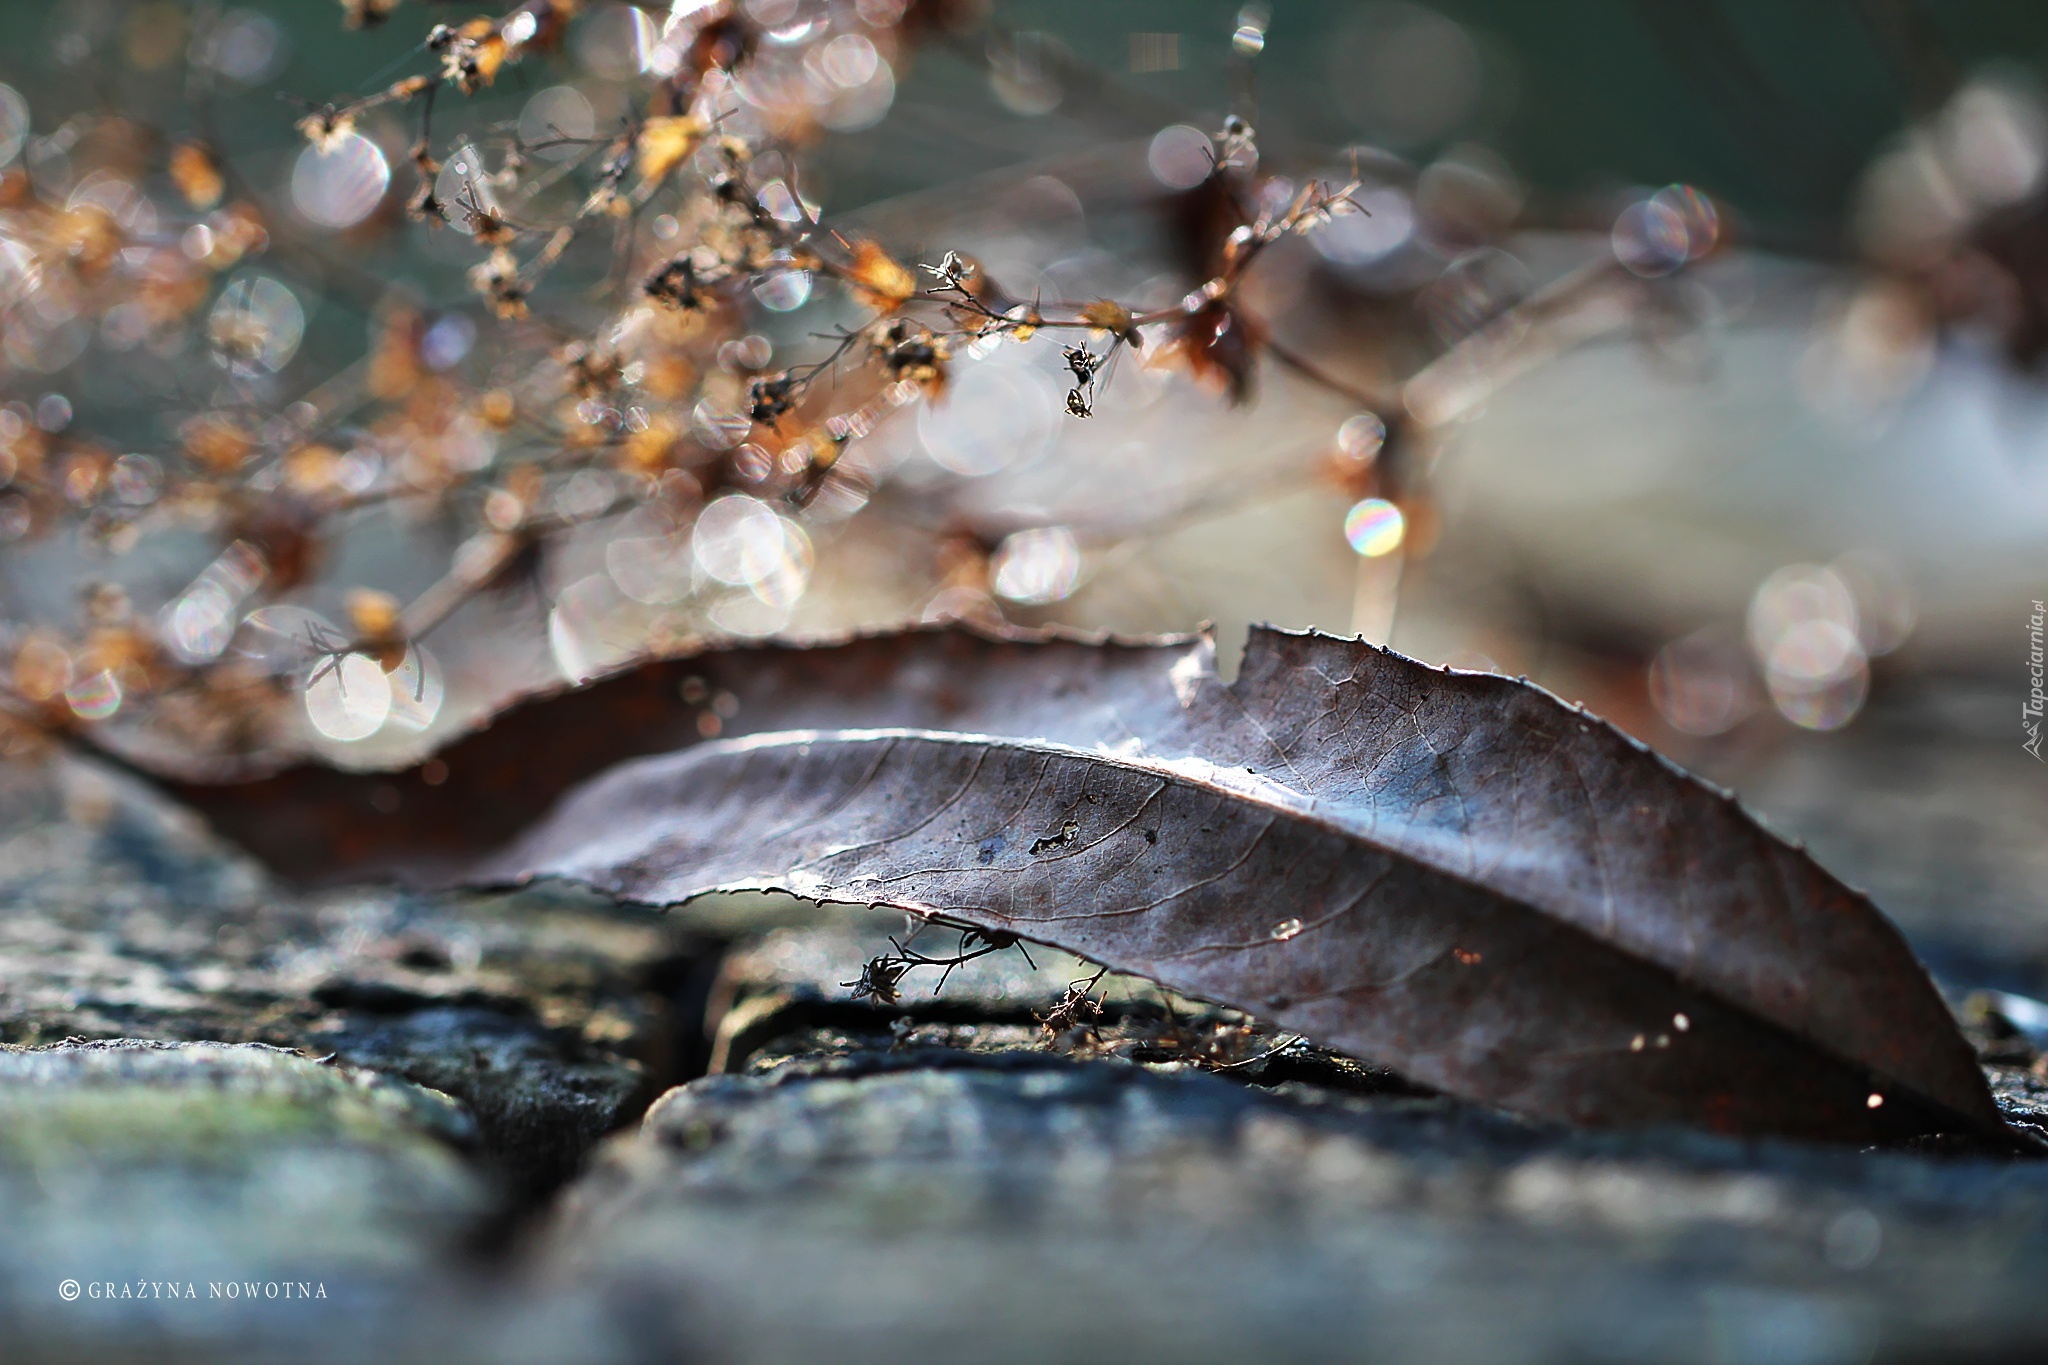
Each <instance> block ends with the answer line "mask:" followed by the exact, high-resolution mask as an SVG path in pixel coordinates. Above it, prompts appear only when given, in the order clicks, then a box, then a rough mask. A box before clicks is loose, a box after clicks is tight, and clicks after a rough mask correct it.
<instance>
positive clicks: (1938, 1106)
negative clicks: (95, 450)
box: [185, 629, 2004, 1142]
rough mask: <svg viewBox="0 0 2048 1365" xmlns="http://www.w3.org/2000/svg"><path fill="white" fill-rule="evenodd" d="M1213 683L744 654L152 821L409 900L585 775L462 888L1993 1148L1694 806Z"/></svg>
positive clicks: (1484, 742) (1851, 1131)
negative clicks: (1072, 982) (868, 919)
mask: <svg viewBox="0 0 2048 1365" xmlns="http://www.w3.org/2000/svg"><path fill="white" fill-rule="evenodd" d="M1211 659H1212V651H1211V648H1210V645H1209V642H1208V641H1207V640H1206V639H1194V640H1179V641H1166V642H1158V643H1150V644H1137V645H1120V644H1092V643H1087V642H1081V641H1075V640H1067V639H1037V640H993V639H986V638H982V637H978V636H975V635H972V634H969V633H967V632H964V631H961V630H957V629H952V630H920V631H914V632H907V633H904V634H900V635H894V636H883V637H873V638H868V639H862V640H855V641H850V642H847V643H844V644H840V645H834V646H830V647H821V648H815V649H809V650H804V649H798V648H791V647H776V646H763V647H754V648H749V649H744V650H733V651H725V652H719V653H714V654H709V655H705V656H702V657H700V658H696V659H686V660H672V661H665V662H658V663H649V664H644V665H641V666H639V667H638V668H635V669H633V670H630V671H628V672H626V673H623V674H620V675H618V676H616V677H614V678H611V679H608V680H606V681H604V682H601V683H598V684H596V685H594V686H592V687H590V688H588V689H585V690H583V691H580V692H571V693H566V694H563V695H560V696H557V697H554V698H551V699H546V700H540V701H536V702H533V703H529V704H527V705H525V706H523V707H521V708H518V709H515V710H513V711H511V712H509V713H508V714H507V715H505V716H504V717H502V718H501V719H500V720H499V722H498V723H497V724H496V726H494V727H493V728H492V729H490V730H487V731H484V732H482V733H479V734H476V735H472V736H470V737H469V738H467V739H465V740H463V741H462V742H461V743H459V744H457V745H455V746H454V747H452V748H450V749H448V750H446V751H445V752H444V753H443V755H442V756H441V758H440V759H439V760H437V762H438V764H439V766H438V768H434V769H421V770H416V773H415V774H405V775H395V776H393V777H388V778H378V777H373V776H365V775H355V776H344V775H339V774H332V773H326V774H322V773H319V772H317V771H315V770H310V769H302V770H299V771H298V772H296V773H286V774H280V775H279V776H277V777H274V778H272V779H270V780H269V781H268V782H266V783H257V784H254V786H253V787H252V788H249V789H245V790H246V792H247V794H248V795H247V797H246V798H237V797H229V796H227V793H229V792H232V791H234V790H235V789H233V788H226V789H223V788H186V789H185V791H186V793H187V794H188V795H191V796H195V797H196V798H198V800H199V803H200V804H201V805H202V807H203V808H206V809H208V810H209V813H210V814H213V815H214V816H215V817H216V819H217V821H219V822H220V823H222V824H223V825H224V826H225V827H227V828H229V830H230V832H238V833H240V834H242V835H243V836H245V837H251V838H252V839H253V841H254V842H255V843H256V844H257V845H258V846H259V847H262V848H264V849H265V851H266V852H267V853H268V854H269V855H270V856H271V857H272V859H273V860H282V861H285V862H286V863H290V861H291V860H292V859H293V858H294V857H306V856H307V855H308V851H309V850H310V851H311V852H313V853H316V854H318V855H320V856H324V858H325V859H326V867H327V869H328V870H335V869H336V868H337V867H338V866H340V867H346V866H347V865H348V864H349V862H350V861H354V863H355V867H356V869H357V870H358V871H362V870H368V869H369V868H371V867H374V866H379V865H381V866H384V867H394V866H397V867H410V868H411V869H412V870H413V871H414V872H415V873H418V872H420V871H422V870H424V869H425V868H426V866H427V865H428V864H438V865H439V866H440V867H442V868H446V867H447V866H449V865H450V864H451V863H455V862H458V861H460V859H461V858H462V857H463V856H464V855H466V854H468V853H471V852H474V851H476V850H479V849H482V848H484V847H486V846H488V845H489V844H490V843H492V842H494V841H495V840H496V839H498V838H500V837H502V836H504V835H506V834H510V833H511V832H512V830H513V829H515V828H517V827H518V826H520V825H522V824H524V823H525V822H526V820H527V819H528V818H529V817H530V816H531V815H532V814H533V812H534V811H535V810H536V809H538V808H540V807H542V806H544V805H546V804H548V803H549V802H551V801H552V800H553V799H554V797H555V796H556V794H557V793H558V792H560V791H561V790H562V789H563V788H564V787H566V786H567V785H569V784H570V783H571V782H573V781H574V780H575V778H577V777H580V776H581V775H583V774H586V773H589V772H593V771H599V770H602V769H607V768H609V769H611V770H610V771H609V772H606V773H604V775H603V776H600V777H598V778H597V779H596V780H594V781H591V782H589V783H588V784H587V785H584V786H582V787H581V788H579V789H578V790H576V791H574V792H572V793H571V794H570V795H569V796H568V797H567V799H565V800H563V801H562V802H561V804H560V805H559V806H558V807H557V808H556V809H555V810H554V811H553V813H552V814H551V815H549V816H548V817H547V818H546V819H545V820H543V821H541V822H540V823H539V824H538V825H536V826H534V827H533V828H532V829H530V830H529V831H528V832H527V833H526V834H524V835H523V836H521V837H519V838H518V840H517V841H516V842H515V843H514V844H513V845H511V847H510V848H509V849H507V850H505V851H502V852H500V853H497V854H495V855H492V856H490V857H488V858H487V859H485V860H484V861H483V862H482V863H481V864H480V865H478V866H476V867H474V868H472V869H471V870H470V871H469V872H468V873H466V874H463V879H465V880H468V881H470V882H472V883H474V884H479V885H505V884H514V883H519V882H523V881H527V880H530V879H533V878H538V877H563V878H569V879H572V880H575V881H580V882H584V883H587V884H589V885H592V886H595V887H598V888H601V889H603V890H605V891H607V892H609V893H611V894H614V895H618V896H622V897H625V898H628V899H633V900H639V901H645V902H650V903H655V904H673V903H676V902H679V901H682V900H686V899H689V898H690V897H692V896H695V895H700V894H703V893H705V892H708V891H714V890H731V889H742V888H751V889H769V888H772V889H781V890H786V891H789V892H792V893H794V894H797V895H800V896H805V897H809V898H813V899H818V900H827V901H853V902H861V903H869V904H877V905H890V906H897V907H901V908H903V909H905V910H908V911H910V912H912V913H915V914H920V915H925V916H929V917H933V918H938V919H942V920H944V921H947V922H950V923H955V924H959V925H963V926H970V927H973V928H975V929H978V930H981V931H984V932H985V933H990V934H1015V935H1019V936H1022V937H1024V938H1028V939H1030V940H1033V941H1036V942H1041V943H1048V944H1052V945H1055V946H1059V947H1063V948H1067V949H1070V950H1072V951H1074V952H1077V953H1080V954H1082V955H1084V956H1087V957H1090V958H1093V959H1095V960H1096V961H1099V962H1102V963H1104V964H1107V965H1109V966H1111V967H1114V968H1116V969H1118V970H1122V971H1129V972H1136V973H1139V974H1142V975H1145V976H1149V977H1151V978H1153V979H1155V980H1158V981H1161V982H1164V983H1166V984H1168V985H1170V986H1173V987H1174V988H1176V989H1179V990H1182V991H1185V992H1188V993H1190V994H1194V995H1198V996H1202V997H1206V998H1209V999H1214V1000H1217V1001H1221V1002H1224V1003H1227V1004H1232V1005H1236V1006H1239V1007H1241V1008H1244V1009H1247V1010H1250V1011H1252V1012H1255V1013H1257V1014H1259V1015H1260V1016H1262V1017H1265V1018H1269V1019H1271V1020H1272V1021H1274V1022H1275V1023H1276V1024H1278V1025H1280V1026H1282V1027H1285V1028H1288V1029H1290V1030H1293V1031H1296V1032H1299V1033H1302V1034H1304V1035H1306V1036H1307V1037H1309V1038H1311V1039H1314V1040H1316V1041H1318V1042H1322V1043H1324V1044H1327V1045H1330V1046H1333V1047H1338V1048H1341V1049H1344V1050H1346V1051H1350V1052H1352V1053H1355V1054H1356V1055H1359V1056H1362V1057H1365V1058H1368V1059H1371V1060H1373V1061H1376V1062H1379V1063H1381V1064H1384V1065H1387V1066H1391V1067H1393V1068H1395V1069H1397V1070H1400V1071H1402V1072H1404V1073H1405V1074H1407V1075H1409V1076H1411V1077H1413V1078H1415V1079H1417V1080H1420V1081H1423V1082H1425V1083H1427V1084H1430V1085H1433V1086H1436V1087H1438V1088H1440V1089H1443V1090H1446V1091H1450V1092H1453V1093H1456V1094H1461V1095H1465V1096H1468V1097H1471V1098H1474V1099H1478V1100H1482V1101H1486V1102H1489V1103H1494V1104H1499V1105H1502V1106H1504V1107H1507V1108H1511V1109H1515V1110H1519V1111H1521V1112H1524V1113H1528V1114H1532V1115H1537V1116H1541V1117H1546V1118H1553V1119H1561V1120H1567V1121H1571V1122H1578V1123H1587V1124H1601V1125H1617V1124H1645V1123H1659V1122H1683V1123H1690V1124H1695V1125H1698V1126H1701V1127H1706V1128H1710V1129H1715V1130H1719V1131H1724V1132H1735V1133H1777V1134H1786V1135H1792V1136H1803V1137H1818V1138H1828V1139H1837V1140H1848V1141H1859V1142H1861V1141H1871V1140H1879V1139H1891V1138H1897V1137H1900V1136H1903V1135H1907V1134H1912V1133H1919V1132H1927V1131H1935V1130H1947V1131H1960V1132H1970V1133H1976V1134H1978V1135H1982V1136H1987V1137H1995V1136H1997V1135H1999V1134H2001V1133H2002V1132H2003V1131H2004V1130H2003V1129H2002V1126H2001V1123H2000V1120H1999V1117H1998V1113H1997V1110H1996V1108H1995V1107H1994V1105H1993V1104H1992V1102H1991V1100H1990V1097H1989V1094H1988V1092H1987V1090H1986V1088H1985V1085H1984V1082H1983V1079H1982V1076H1981V1074H1980V1073H1979V1072H1978V1070H1977V1068H1976V1066H1975V1063H1974V1059H1973V1057H1972V1054H1971V1052H1970V1049H1969V1047H1968V1045H1967V1044H1966V1043H1965V1042H1964V1041H1963V1039H1962V1038H1961V1036H1960V1034H1959V1033H1958V1032H1957V1030H1956V1028H1955V1025H1954V1023H1953V1021H1952V1019H1951V1018H1950V1016H1949V1014H1948V1012H1947V1009H1946V1007H1945V1006H1944V1005H1943V1003H1942V1001H1941V999H1940V997H1939V995H1938V994H1937V993H1936V992H1935V990H1934V989H1933V987H1932V985H1931V983H1930V982H1929V981H1928V980H1927V977H1926V975H1925V974H1924V972H1923V971H1922V970H1921V969H1920V967H1919V965H1918V964H1917V963H1916V962H1915V961H1914V959H1913V956H1912V954H1911V952H1910V950H1908V948H1907V947H1906V945H1905V943H1904V942H1903V940H1902V939H1901V938H1900V937H1899V935H1898V933H1897V932H1896V930H1894V929H1893V928H1892V927H1891V925H1890V924H1889V923H1888V922H1887V921H1885V920H1884V918H1883V917H1882V916H1881V915H1879V914H1878V913H1877V912H1876V911H1875V909H1874V908H1873V907H1871V906H1870V904H1869V903H1868V902H1867V901H1866V900H1864V899H1863V898H1862V897H1861V896H1859V895H1857V894H1856V893H1854V892H1852V891H1850V890H1849V889H1847V888H1846V887H1844V886H1842V885H1841V884H1840V883H1839V882H1837V881H1836V880H1835V879H1834V878H1832V877H1830V876H1829V875H1828V874H1827V873H1826V872H1825V871H1823V870H1822V869H1821V868H1820V867H1819V866H1818V865H1817V864H1815V863H1814V862H1813V861H1812V860H1811V859H1810V858H1808V857H1807V856H1806V855H1805V854H1804V853H1803V852H1801V851H1800V850H1798V849H1796V848H1794V847H1792V846H1791V845H1788V844H1786V843H1784V842H1783V841H1781V840H1779V839H1777V838H1775V837H1774V836H1772V835H1770V834H1769V833H1768V832H1766V831H1765V830H1763V829H1762V828H1761V827H1760V826H1758V825H1757V824H1756V823H1755V822H1754V821H1753V820H1751V819H1750V818H1749V817H1748V816H1747V815H1745V814H1744V813H1743V812H1742V811H1741V810H1740V808H1739V807H1737V806H1736V805H1735V804H1734V803H1733V802H1732V801H1731V800H1730V799H1729V798H1728V797H1727V796H1726V795H1725V794H1723V793H1720V792H1717V791H1715V790H1713V789H1711V788H1708V787H1706V786H1704V785H1703V784H1701V783H1699V782H1697V781H1695V780H1694V779H1692V778H1690V777H1688V776H1687V775H1685V774H1684V773H1682V772H1680V771H1678V770H1677V769H1675V768H1673V767H1671V766H1670V765H1669V764H1667V763H1666V762H1664V761H1663V760H1662V759H1660V758H1658V757H1657V756H1656V755H1654V754H1652V753H1651V752H1649V751H1648V750H1646V749H1644V748H1642V747H1641V746H1640V745H1638V744H1636V743H1635V742H1634V741H1632V740H1630V739H1628V738H1627V737H1626V736H1624V735H1622V734H1620V733H1619V732H1617V731H1615V730H1613V729H1612V728H1611V727H1609V726H1607V725H1605V724H1604V723H1602V722H1600V721H1598V720H1596V719H1595V718H1593V717H1591V716H1588V715H1586V714H1585V713H1583V712H1581V711H1579V710H1576V709H1574V708H1571V707H1567V706H1565V705H1563V704H1562V703H1560V702H1558V701H1557V700H1556V699H1555V698H1553V697H1551V696H1550V695H1549V694H1547V693H1544V692H1542V691H1540V690H1538V689H1536V688H1533V687H1530V686H1528V685H1526V684H1523V683H1518V682H1515V681H1512V680H1509V679H1505V678H1499V677H1494V676H1491V675H1476V674H1461V673H1452V672H1448V671H1440V670H1436V669H1431V668H1428V667H1426V666H1424V665H1421V664H1418V663H1415V662H1413V661H1412V660H1408V659H1404V658H1402V657H1400V656H1399V655H1395V654H1392V653H1390V652H1387V651H1384V650H1380V649H1377V648H1375V647H1372V646H1369V645H1365V644H1362V643H1359V642H1355V641H1350V640H1341V639H1332V638H1329V637H1325V636H1320V635H1314V634H1306V635H1293V634H1286V633H1281V632H1277V631H1270V630H1261V631H1258V632H1255V634H1254V636H1253V639H1252V642H1251V646H1250V649H1249V651H1248V653H1247V655H1246V657H1245V660H1244V663H1243V667H1242V671H1241V673H1240V675H1239V677H1238V679H1237V680H1236V681H1235V682H1234V683H1229V684H1226V683H1224V682H1222V681H1221V680H1220V679H1219V678H1218V677H1217V676H1216V674H1215V671H1214V669H1213V667H1212V664H1211ZM707 715H709V716H714V717H717V718H718V720H716V721H715V722H713V723H711V724H705V723H703V721H704V717H705V716H707ZM705 734H719V735H720V736H721V737H720V738H719V739H717V740H716V741H712V742H701V738H700V737H701V736H703V735H705ZM669 749H673V750H674V751H673V752H661V751H663V750H669ZM634 752H641V753H649V752H652V753H656V754H658V756H655V757H650V758H643V759H640V760H638V761H635V762H629V763H624V764H619V765H618V766H616V767H614V766H613V765H614V764H615V763H617V760H618V759H620V758H622V757H625V756H626V755H628V754H630V753H634ZM429 777H431V778H432V780H431V781H429V780H428V779H429ZM377 782H383V783H385V784H386V790H385V794H384V796H383V798H382V799H378V800H371V799H369V798H371V797H374V796H375V795H376V792H375V789H374V788H373V786H372V785H371V784H374V783H377ZM435 783H438V784H439V785H434V784H435ZM323 784H324V785H323ZM444 792H445V793H450V794H453V795H456V796H457V799H455V800H452V801H451V800H448V799H446V798H443V797H440V796H438V795H436V794H438V793H444ZM223 798H225V799H223ZM309 798H310V799H309ZM349 801H357V802H360V803H361V804H359V805H356V806H355V807H354V808H353V809H350V810H347V811H344V810H342V807H343V806H344V805H346V804H347V803H348V802H349ZM323 803H324V806H323ZM370 805H374V806H377V807H379V808H381V809H383V810H385V811H387V812H389V814H388V815H387V816H386V817H385V819H384V823H382V824H377V823H376V822H374V821H371V820H370V819H369V818H368V815H367V813H366V811H365V810H364V806H370ZM223 812H231V815H230V818H228V819H225V820H221V818H220V817H221V816H222V814H223ZM344 816H345V817H346V818H342V817H344ZM295 839H297V840H302V842H299V843H297V844H295V843H294V840H295Z"/></svg>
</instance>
